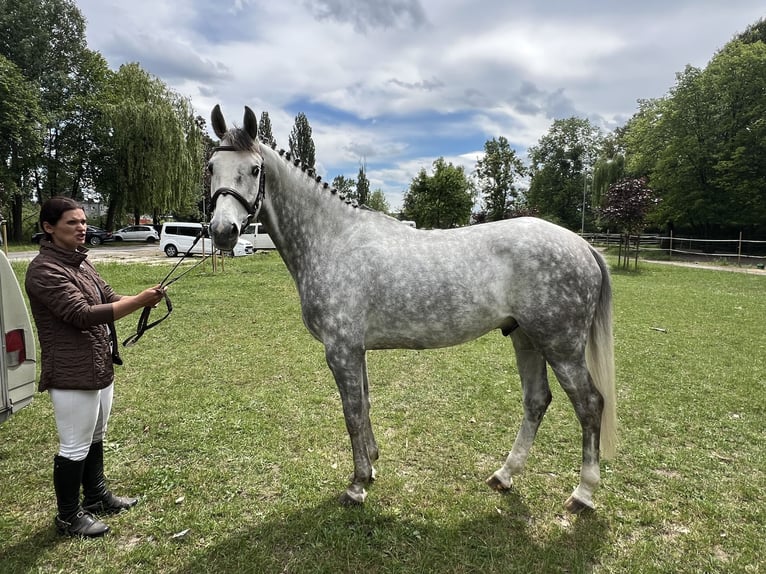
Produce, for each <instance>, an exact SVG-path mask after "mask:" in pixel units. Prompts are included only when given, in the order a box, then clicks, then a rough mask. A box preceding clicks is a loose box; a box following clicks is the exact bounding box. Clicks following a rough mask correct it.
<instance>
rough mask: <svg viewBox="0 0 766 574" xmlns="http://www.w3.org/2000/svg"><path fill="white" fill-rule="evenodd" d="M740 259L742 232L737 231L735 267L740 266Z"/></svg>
mask: <svg viewBox="0 0 766 574" xmlns="http://www.w3.org/2000/svg"><path fill="white" fill-rule="evenodd" d="M741 259H742V232H741V231H740V232H739V243H738V244H737V267H742V265H741V264H740V260H741Z"/></svg>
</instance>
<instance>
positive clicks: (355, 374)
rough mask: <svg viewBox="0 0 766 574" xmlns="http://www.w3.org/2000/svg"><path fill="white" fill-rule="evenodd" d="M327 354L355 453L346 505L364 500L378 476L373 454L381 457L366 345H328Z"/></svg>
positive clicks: (326, 347)
mask: <svg viewBox="0 0 766 574" xmlns="http://www.w3.org/2000/svg"><path fill="white" fill-rule="evenodd" d="M325 356H326V358H327V364H328V365H329V367H330V370H331V371H332V374H333V376H334V377H335V383H336V384H337V385H338V391H339V392H340V400H341V402H342V404H343V417H344V418H345V420H346V429H347V430H348V436H349V438H350V439H351V450H352V453H353V457H354V474H353V476H352V477H351V484H350V485H349V486H348V488H347V489H346V492H344V493H343V494H342V495H341V497H340V501H341V503H342V504H346V505H351V504H362V503H363V502H364V499H365V497H366V496H367V491H366V490H365V487H366V486H367V485H368V484H369V483H370V482H372V480H373V479H374V478H375V469H374V468H373V467H372V461H371V456H370V455H371V454H372V455H373V457H374V458H377V445H376V444H375V438H374V437H373V436H372V425H371V423H370V418H369V403H368V397H367V393H366V382H367V381H366V365H365V354H364V350H363V349H351V348H349V347H347V346H339V345H326V346H325ZM370 447H372V448H370ZM371 451H372V452H371Z"/></svg>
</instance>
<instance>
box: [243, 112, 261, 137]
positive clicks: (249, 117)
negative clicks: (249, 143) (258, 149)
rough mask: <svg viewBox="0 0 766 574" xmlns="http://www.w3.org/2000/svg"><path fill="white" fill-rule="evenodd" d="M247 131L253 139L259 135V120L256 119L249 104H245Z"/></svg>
mask: <svg viewBox="0 0 766 574" xmlns="http://www.w3.org/2000/svg"><path fill="white" fill-rule="evenodd" d="M245 131H246V132H247V135H249V136H250V137H251V138H252V139H253V141H255V138H257V137H258V120H257V119H255V114H254V113H253V110H251V109H250V108H249V107H247V106H245Z"/></svg>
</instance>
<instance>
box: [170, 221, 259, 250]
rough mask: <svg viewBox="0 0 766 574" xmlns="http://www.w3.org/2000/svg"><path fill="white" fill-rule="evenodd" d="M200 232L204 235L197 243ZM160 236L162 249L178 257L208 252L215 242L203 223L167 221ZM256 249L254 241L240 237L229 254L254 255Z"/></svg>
mask: <svg viewBox="0 0 766 574" xmlns="http://www.w3.org/2000/svg"><path fill="white" fill-rule="evenodd" d="M200 233H202V236H201V237H200V239H199V241H196V243H195V240H196V238H197V236H198V235H200ZM160 237H161V238H162V239H161V241H160V249H161V250H162V251H164V252H165V255H167V256H168V257H176V256H177V255H184V254H186V253H189V255H194V254H208V253H210V250H211V249H213V242H212V240H211V239H210V237H208V235H207V229H205V230H203V228H202V224H201V223H183V222H168V223H165V224H164V225H163V226H162V233H161V234H160ZM189 250H191V251H189ZM254 251H255V250H254V249H253V244H252V243H250V242H249V241H246V240H245V239H242V238H239V239H238V240H237V244H236V245H235V246H234V249H233V251H231V252H229V255H234V256H235V257H240V256H242V255H252V254H253V252H254Z"/></svg>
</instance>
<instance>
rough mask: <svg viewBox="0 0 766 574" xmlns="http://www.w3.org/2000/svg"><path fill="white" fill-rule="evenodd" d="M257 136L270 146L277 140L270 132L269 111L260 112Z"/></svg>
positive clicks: (275, 143)
mask: <svg viewBox="0 0 766 574" xmlns="http://www.w3.org/2000/svg"><path fill="white" fill-rule="evenodd" d="M258 137H259V138H261V141H262V142H264V143H266V144H269V145H271V146H275V145H277V140H276V139H274V135H273V134H272V133H271V119H270V118H269V112H261V121H260V122H258Z"/></svg>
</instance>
